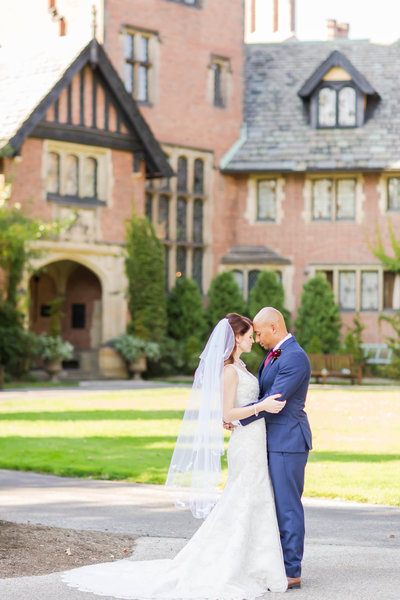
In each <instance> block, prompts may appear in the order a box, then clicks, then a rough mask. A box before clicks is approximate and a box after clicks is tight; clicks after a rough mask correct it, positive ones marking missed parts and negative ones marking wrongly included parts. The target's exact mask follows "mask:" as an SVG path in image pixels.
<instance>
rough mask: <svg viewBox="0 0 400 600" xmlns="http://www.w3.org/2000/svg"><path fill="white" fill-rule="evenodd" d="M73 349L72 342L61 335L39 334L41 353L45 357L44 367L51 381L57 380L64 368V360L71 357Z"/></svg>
mask: <svg viewBox="0 0 400 600" xmlns="http://www.w3.org/2000/svg"><path fill="white" fill-rule="evenodd" d="M73 351H74V347H73V346H72V344H70V343H69V342H65V341H64V340H63V339H62V338H61V336H59V335H57V336H52V335H50V334H48V333H44V334H42V335H41V336H39V355H40V356H41V357H42V359H43V364H44V369H45V371H46V373H48V375H49V377H50V381H57V378H58V374H59V373H60V371H61V370H62V361H63V360H68V359H69V358H71V357H72V353H73Z"/></svg>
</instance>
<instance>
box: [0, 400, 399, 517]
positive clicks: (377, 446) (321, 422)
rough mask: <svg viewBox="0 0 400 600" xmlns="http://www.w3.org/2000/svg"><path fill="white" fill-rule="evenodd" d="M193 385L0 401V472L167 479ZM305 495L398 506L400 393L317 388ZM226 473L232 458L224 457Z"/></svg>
mask: <svg viewBox="0 0 400 600" xmlns="http://www.w3.org/2000/svg"><path fill="white" fill-rule="evenodd" d="M187 395H188V389H187V388H168V389H154V390H129V391H128V390H126V391H118V392H82V396H81V397H79V398H77V397H76V396H73V397H68V395H67V393H66V395H65V396H62V395H60V396H59V397H57V398H46V399H35V398H31V399H24V398H23V397H21V399H13V400H5V401H2V402H0V468H8V469H22V470H34V471H38V472H45V473H55V474H57V475H65V476H67V475H68V476H77V477H90V478H98V479H124V480H127V481H136V482H141V483H163V482H164V480H165V476H166V473H167V470H168V465H169V460H170V457H171V453H172V450H173V447H174V443H175V440H176V435H177V432H178V429H179V425H180V421H181V418H182V414H183V408H184V405H185V401H186V399H187ZM307 412H308V414H309V418H310V422H311V426H312V429H313V434H314V448H315V449H314V451H313V452H312V453H311V454H310V459H309V463H308V466H307V473H306V489H305V495H307V496H322V497H328V498H342V499H347V500H356V501H361V502H372V503H379V504H392V505H400V478H399V472H400V394H399V393H398V391H393V390H382V391H379V392H376V391H373V390H367V391H364V390H361V391H356V390H351V389H337V390H321V391H320V390H311V391H310V393H309V398H308V401H307ZM223 465H224V471H225V474H226V462H225V461H224V462H223Z"/></svg>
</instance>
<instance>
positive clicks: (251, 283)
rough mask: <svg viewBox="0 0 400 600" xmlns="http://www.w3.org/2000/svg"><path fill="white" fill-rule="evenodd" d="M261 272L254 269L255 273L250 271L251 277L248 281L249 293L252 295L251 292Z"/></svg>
mask: <svg viewBox="0 0 400 600" xmlns="http://www.w3.org/2000/svg"><path fill="white" fill-rule="evenodd" d="M259 274H260V271H258V270H256V269H254V270H253V271H249V276H248V280H247V293H248V294H250V292H251V290H252V289H253V287H254V286H255V284H256V281H257V277H258V276H259Z"/></svg>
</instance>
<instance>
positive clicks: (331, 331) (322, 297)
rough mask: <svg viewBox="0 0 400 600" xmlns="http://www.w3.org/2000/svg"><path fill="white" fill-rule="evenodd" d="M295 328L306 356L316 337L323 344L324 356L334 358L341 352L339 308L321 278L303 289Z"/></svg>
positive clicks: (318, 277) (314, 278) (327, 285)
mask: <svg viewBox="0 0 400 600" xmlns="http://www.w3.org/2000/svg"><path fill="white" fill-rule="evenodd" d="M294 324H295V329H296V338H297V341H298V342H299V344H300V345H301V346H303V348H304V350H305V351H306V352H309V347H310V343H311V340H312V338H313V337H314V336H316V337H318V338H319V340H320V341H321V347H322V351H323V353H324V354H333V353H335V352H337V351H338V350H339V339H340V327H341V319H340V313H339V307H338V306H337V304H336V303H335V298H334V295H333V292H332V290H331V288H330V285H329V283H328V282H327V281H326V279H325V278H324V277H322V275H316V276H315V277H313V278H312V279H309V280H308V281H307V283H306V284H305V285H304V287H303V293H302V295H301V300H300V307H299V310H298V315H297V318H296V320H295V323H294Z"/></svg>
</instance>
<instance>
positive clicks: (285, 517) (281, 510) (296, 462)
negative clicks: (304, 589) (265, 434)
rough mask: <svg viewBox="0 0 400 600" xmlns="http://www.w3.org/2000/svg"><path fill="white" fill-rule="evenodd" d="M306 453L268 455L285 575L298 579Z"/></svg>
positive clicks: (300, 556) (300, 559)
mask: <svg viewBox="0 0 400 600" xmlns="http://www.w3.org/2000/svg"><path fill="white" fill-rule="evenodd" d="M307 459H308V451H306V452H268V463H269V473H270V476H271V480H272V485H273V487H274V494H275V505H276V514H277V518H278V524H279V531H280V533H281V543H282V550H283V557H284V560H285V569H286V575H287V576H288V577H300V575H301V561H302V558H303V552H304V533H305V528H304V509H303V504H302V502H301V496H302V494H303V488H304V470H305V467H306V464H307Z"/></svg>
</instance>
